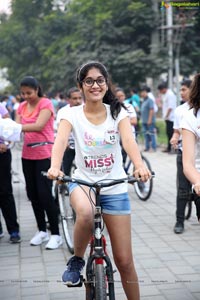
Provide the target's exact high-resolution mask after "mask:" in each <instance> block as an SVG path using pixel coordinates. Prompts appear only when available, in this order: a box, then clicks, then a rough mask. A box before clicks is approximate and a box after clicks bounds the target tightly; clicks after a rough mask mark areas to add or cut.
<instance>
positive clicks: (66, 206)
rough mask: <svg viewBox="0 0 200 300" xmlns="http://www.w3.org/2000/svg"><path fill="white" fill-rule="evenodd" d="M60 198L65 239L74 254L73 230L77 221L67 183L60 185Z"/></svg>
mask: <svg viewBox="0 0 200 300" xmlns="http://www.w3.org/2000/svg"><path fill="white" fill-rule="evenodd" d="M58 200H59V208H60V217H61V224H62V229H63V235H64V239H65V242H66V244H67V247H68V250H69V252H70V253H71V254H74V238H73V231H74V223H75V212H74V210H73V208H72V206H71V204H70V201H69V193H68V188H67V185H65V184H62V185H60V186H59V192H58Z"/></svg>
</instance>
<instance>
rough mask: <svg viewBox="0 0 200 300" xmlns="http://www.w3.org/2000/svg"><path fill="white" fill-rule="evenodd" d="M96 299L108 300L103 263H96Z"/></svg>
mask: <svg viewBox="0 0 200 300" xmlns="http://www.w3.org/2000/svg"><path fill="white" fill-rule="evenodd" d="M94 272H95V300H106V299H107V295H106V273H105V268H104V265H103V264H96V265H95V270H94Z"/></svg>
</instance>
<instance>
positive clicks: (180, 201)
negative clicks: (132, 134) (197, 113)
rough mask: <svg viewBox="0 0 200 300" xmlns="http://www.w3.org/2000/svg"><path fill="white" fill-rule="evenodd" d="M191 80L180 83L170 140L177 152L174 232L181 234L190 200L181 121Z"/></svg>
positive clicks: (184, 112)
mask: <svg viewBox="0 0 200 300" xmlns="http://www.w3.org/2000/svg"><path fill="white" fill-rule="evenodd" d="M190 86H191V80H189V79H188V80H185V81H183V82H182V83H181V89H180V95H181V98H182V101H183V102H184V104H181V105H179V106H177V108H176V109H175V112H174V133H173V135H172V138H171V140H170V143H171V145H172V147H173V148H174V149H175V150H176V151H177V157H176V167H177V186H176V187H177V194H176V224H175V226H174V232H175V233H177V234H180V233H183V231H184V221H185V208H186V205H187V202H188V200H189V199H191V196H192V195H191V183H190V182H189V180H188V179H187V178H186V176H185V175H184V173H183V161H182V135H181V121H182V119H183V118H184V115H185V114H186V113H187V112H188V111H189V109H190V106H189V103H188V101H189V93H190Z"/></svg>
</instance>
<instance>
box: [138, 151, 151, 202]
mask: <svg viewBox="0 0 200 300" xmlns="http://www.w3.org/2000/svg"><path fill="white" fill-rule="evenodd" d="M142 160H143V163H144V164H145V165H146V167H147V168H148V169H149V170H150V171H152V169H151V165H150V163H149V161H148V159H147V158H146V157H145V156H143V155H142ZM134 189H135V192H136V194H137V196H138V198H139V199H140V200H143V201H146V200H148V199H149V198H150V196H151V193H152V190H153V179H152V178H151V179H150V180H148V181H146V182H142V181H136V182H135V183H134Z"/></svg>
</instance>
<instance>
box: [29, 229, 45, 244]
mask: <svg viewBox="0 0 200 300" xmlns="http://www.w3.org/2000/svg"><path fill="white" fill-rule="evenodd" d="M48 240H49V235H48V233H47V232H45V231H38V232H37V233H36V234H35V235H34V237H33V238H32V239H31V240H30V244H31V245H32V246H38V245H41V244H42V243H43V242H47V241H48Z"/></svg>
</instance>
